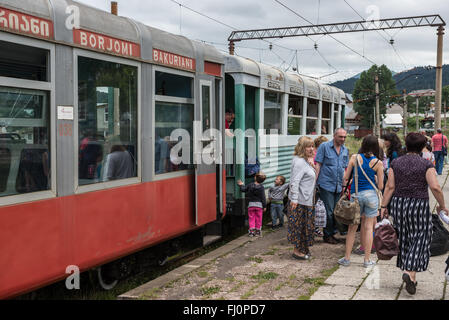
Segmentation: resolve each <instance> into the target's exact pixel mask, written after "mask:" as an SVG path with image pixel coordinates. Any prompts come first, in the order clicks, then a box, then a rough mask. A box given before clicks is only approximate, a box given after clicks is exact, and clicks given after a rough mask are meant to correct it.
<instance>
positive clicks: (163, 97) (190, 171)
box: [150, 65, 201, 181]
mask: <svg viewBox="0 0 449 320" xmlns="http://www.w3.org/2000/svg"><path fill="white" fill-rule="evenodd" d="M156 71H158V72H165V73H170V74H172V75H178V76H184V77H189V78H192V82H191V90H193V94H192V98H180V97H174V96H166V95H158V94H156ZM151 79H152V81H151V86H152V87H151V106H152V108H151V119H152V121H151V135H152V137H155V136H156V101H160V102H168V103H170V102H173V103H181V104H191V105H193V121H195V115H196V111H197V105H196V104H195V101H196V97H197V95H198V94H201V92H200V93H198V91H200V90H201V89H199V90H196V88H197V86H196V74H195V73H193V72H187V71H182V70H177V69H171V68H167V67H162V66H159V65H152V70H151ZM198 88H201V86H198ZM192 135H193V132H192ZM191 138H192V139H193V136H192V137H191ZM152 144H153V145H152V148H151V150H152V152H151V161H150V163H151V171H150V172H151V175H152V179H151V180H152V181H159V180H166V179H171V178H177V177H183V176H189V175H194V174H195V169H194V168H192V169H187V170H180V171H173V172H167V173H159V174H156V170H155V161H154V139H152ZM190 148H191V150H192V154H193V144H192V145H191V146H190ZM192 156H193V155H192ZM190 161H192V163H193V158H192V159H190Z"/></svg>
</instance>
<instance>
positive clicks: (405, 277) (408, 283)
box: [402, 273, 418, 294]
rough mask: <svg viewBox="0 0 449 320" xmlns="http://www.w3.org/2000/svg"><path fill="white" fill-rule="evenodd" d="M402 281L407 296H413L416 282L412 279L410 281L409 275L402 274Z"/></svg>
mask: <svg viewBox="0 0 449 320" xmlns="http://www.w3.org/2000/svg"><path fill="white" fill-rule="evenodd" d="M402 280H403V281H404V282H405V290H407V292H408V293H409V294H415V293H416V285H417V284H418V282H417V281H415V282H413V281H412V279H410V275H408V274H407V273H404V274H402Z"/></svg>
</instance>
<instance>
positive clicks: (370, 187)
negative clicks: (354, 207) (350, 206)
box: [338, 135, 384, 268]
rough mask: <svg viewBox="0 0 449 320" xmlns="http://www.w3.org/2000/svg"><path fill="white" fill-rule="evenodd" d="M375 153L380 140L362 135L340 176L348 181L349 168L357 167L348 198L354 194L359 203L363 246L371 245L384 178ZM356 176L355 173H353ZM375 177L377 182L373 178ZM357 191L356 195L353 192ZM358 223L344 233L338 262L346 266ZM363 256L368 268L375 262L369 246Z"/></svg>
mask: <svg viewBox="0 0 449 320" xmlns="http://www.w3.org/2000/svg"><path fill="white" fill-rule="evenodd" d="M376 155H379V141H378V139H377V137H376V136H374V135H368V136H366V137H365V138H363V141H362V147H361V148H360V150H359V153H358V154H355V155H353V156H352V157H351V160H350V161H349V165H348V170H346V173H345V175H344V177H343V181H344V183H345V184H348V183H349V180H350V178H351V174H352V170H353V168H354V170H357V176H358V179H357V182H358V188H357V190H356V187H355V179H352V180H353V181H352V185H351V201H353V199H354V198H355V197H357V199H358V202H359V205H360V214H361V216H362V226H361V228H362V229H361V231H362V232H361V242H362V246H363V247H364V248H371V247H372V244H373V227H374V221H375V220H376V218H377V216H378V215H379V213H378V208H379V205H380V203H379V198H378V194H379V190H382V189H383V183H384V182H383V181H384V166H383V164H382V161H380V160H379V159H378V158H377V157H376ZM352 176H353V177H355V174H353V175H352ZM375 177H377V186H376V178H375ZM356 191H357V195H356V194H355V192H356ZM357 227H358V225H349V227H348V235H347V236H346V251H345V256H344V257H343V258H341V259H340V260H338V264H340V265H343V266H349V264H350V261H349V259H350V257H351V251H352V247H353V245H354V240H355V234H356V232H357ZM364 255H365V259H364V262H363V266H364V267H365V268H368V267H370V266H373V265H374V264H375V262H374V261H371V260H370V255H371V250H365V252H364Z"/></svg>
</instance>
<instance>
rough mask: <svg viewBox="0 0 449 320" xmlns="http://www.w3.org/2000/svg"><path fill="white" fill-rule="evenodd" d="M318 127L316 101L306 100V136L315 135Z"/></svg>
mask: <svg viewBox="0 0 449 320" xmlns="http://www.w3.org/2000/svg"><path fill="white" fill-rule="evenodd" d="M317 125H318V101H317V100H314V99H308V106H307V121H306V134H312V135H313V134H317Z"/></svg>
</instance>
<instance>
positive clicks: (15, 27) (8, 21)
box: [0, 7, 53, 39]
mask: <svg viewBox="0 0 449 320" xmlns="http://www.w3.org/2000/svg"><path fill="white" fill-rule="evenodd" d="M0 28H3V29H6V30H10V31H14V32H19V33H24V34H28V35H32V36H36V37H40V38H45V39H53V22H52V21H50V20H47V19H42V18H38V17H35V16H30V15H28V14H24V13H21V12H18V11H14V10H9V9H5V8H1V7H0Z"/></svg>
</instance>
